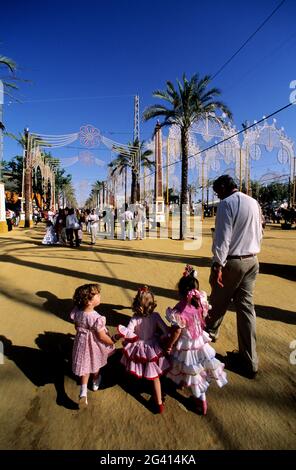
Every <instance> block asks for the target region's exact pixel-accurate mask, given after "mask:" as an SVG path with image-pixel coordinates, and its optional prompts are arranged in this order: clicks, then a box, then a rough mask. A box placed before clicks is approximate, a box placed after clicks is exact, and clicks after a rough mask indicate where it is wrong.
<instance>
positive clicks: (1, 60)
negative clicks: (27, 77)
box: [0, 55, 18, 97]
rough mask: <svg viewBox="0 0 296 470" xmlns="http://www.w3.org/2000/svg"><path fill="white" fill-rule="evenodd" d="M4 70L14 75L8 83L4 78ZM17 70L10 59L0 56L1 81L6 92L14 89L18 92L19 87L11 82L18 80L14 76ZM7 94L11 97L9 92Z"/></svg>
mask: <svg viewBox="0 0 296 470" xmlns="http://www.w3.org/2000/svg"><path fill="white" fill-rule="evenodd" d="M3 68H4V69H5V70H7V69H8V70H9V72H10V73H12V77H10V79H9V80H10V81H9V82H7V81H6V78H4V77H3V76H2V70H3ZM16 68H17V65H16V63H15V62H14V61H13V60H12V59H9V57H5V56H3V55H0V71H1V75H0V80H1V81H2V83H3V86H4V90H7V88H12V89H14V90H17V88H18V87H17V86H16V85H15V84H14V83H12V82H11V80H16V77H15V75H14V74H15V71H16ZM5 94H7V95H8V96H10V97H11V95H10V94H9V93H8V92H7V91H5Z"/></svg>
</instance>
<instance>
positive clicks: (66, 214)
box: [33, 204, 146, 247]
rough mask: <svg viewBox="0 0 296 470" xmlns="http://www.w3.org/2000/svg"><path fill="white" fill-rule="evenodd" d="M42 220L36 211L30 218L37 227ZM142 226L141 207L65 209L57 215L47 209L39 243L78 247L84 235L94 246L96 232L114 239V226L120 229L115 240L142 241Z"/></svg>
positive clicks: (143, 223) (144, 214) (142, 214)
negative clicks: (43, 229)
mask: <svg viewBox="0 0 296 470" xmlns="http://www.w3.org/2000/svg"><path fill="white" fill-rule="evenodd" d="M41 217H42V216H41V213H40V211H38V210H37V209H35V210H34V213H33V219H34V221H35V224H36V225H37V224H38V222H39V221H40V220H41ZM116 222H117V223H116ZM145 223H146V211H145V209H144V206H142V205H141V204H136V205H134V206H131V207H129V206H128V205H127V204H125V205H124V206H123V207H122V208H121V209H120V210H114V209H113V208H111V207H106V208H105V210H102V211H99V210H95V209H91V210H89V209H86V210H80V209H73V208H68V207H66V208H65V209H59V210H58V211H57V212H56V213H55V212H54V211H53V210H49V211H48V212H47V213H46V225H47V230H46V234H45V236H44V238H43V242H42V243H43V244H45V245H55V244H62V245H69V246H70V247H79V246H80V244H81V242H82V237H83V232H85V233H88V234H89V235H90V238H91V242H90V243H91V245H95V243H96V239H97V236H98V233H100V234H101V236H103V237H106V238H114V236H115V227H118V228H119V227H120V231H118V229H117V233H116V235H117V238H120V239H122V240H126V239H128V240H133V239H136V240H143V238H144V237H145Z"/></svg>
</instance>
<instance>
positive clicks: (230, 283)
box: [206, 175, 262, 378]
mask: <svg viewBox="0 0 296 470" xmlns="http://www.w3.org/2000/svg"><path fill="white" fill-rule="evenodd" d="M213 189H214V191H215V192H216V193H217V195H218V197H219V198H220V199H221V202H220V204H219V206H218V210H217V215H216V225H215V234H214V240H213V247H212V251H213V255H214V256H213V264H212V268H211V275H210V284H211V287H212V293H211V304H212V310H211V311H210V312H209V317H208V319H207V321H206V330H207V331H208V333H209V334H210V336H211V338H212V340H213V341H215V340H216V339H217V338H218V330H219V327H220V325H221V323H222V320H223V317H224V315H225V313H226V310H227V308H228V306H229V304H230V302H231V300H233V302H234V305H235V309H236V315H237V335H238V346H239V352H238V353H237V354H232V355H229V357H228V360H229V365H230V368H232V369H233V370H238V371H240V372H241V373H242V375H244V376H246V377H248V378H254V377H255V375H256V373H257V371H258V358H257V352H256V314H255V309H254V303H253V291H254V286H255V278H256V275H257V273H258V271H259V264H258V259H257V256H256V255H257V253H259V251H260V243H261V239H262V223H261V210H260V206H259V204H258V203H257V201H256V200H255V199H253V198H251V197H250V196H247V195H246V194H243V193H241V192H240V191H238V189H237V186H236V184H235V182H234V180H233V179H232V178H231V177H230V176H228V175H223V176H220V177H219V178H218V179H217V180H216V181H214V184H213Z"/></svg>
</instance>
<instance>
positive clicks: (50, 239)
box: [42, 220, 58, 245]
mask: <svg viewBox="0 0 296 470" xmlns="http://www.w3.org/2000/svg"><path fill="white" fill-rule="evenodd" d="M46 227H47V229H46V233H45V235H44V238H43V240H42V245H55V244H56V243H57V242H58V238H57V234H56V233H55V229H54V226H53V224H52V222H51V221H50V220H48V221H47V222H46Z"/></svg>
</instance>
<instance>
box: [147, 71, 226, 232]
mask: <svg viewBox="0 0 296 470" xmlns="http://www.w3.org/2000/svg"><path fill="white" fill-rule="evenodd" d="M210 81H211V77H210V76H209V75H206V76H204V77H202V78H199V75H198V74H195V75H193V76H192V78H191V79H190V80H188V79H187V78H186V76H185V74H183V83H181V82H180V81H179V80H177V85H178V86H177V88H175V87H174V85H173V83H172V82H170V81H167V82H166V85H167V89H166V90H164V91H162V90H156V91H154V92H153V96H154V97H156V98H160V99H163V100H164V101H166V102H167V103H168V104H169V105H170V106H169V107H166V106H164V105H161V104H156V105H153V106H150V107H148V108H147V109H146V110H145V111H144V113H143V118H144V120H145V121H148V120H149V119H152V118H155V117H159V116H163V117H164V121H163V122H162V123H160V127H164V126H171V125H172V124H175V125H177V126H178V127H179V128H180V132H181V153H182V175H181V201H180V202H181V204H180V212H181V217H180V240H183V239H184V234H185V230H184V229H185V228H186V227H185V226H184V221H185V218H183V217H182V208H183V210H184V209H185V207H187V202H188V157H189V131H190V127H191V125H192V124H193V123H194V122H196V121H198V120H200V119H203V118H205V117H207V118H208V119H209V120H210V121H215V122H218V123H219V124H221V125H222V124H223V123H224V120H223V118H222V117H218V116H216V115H215V111H216V110H220V111H222V112H223V113H225V115H226V116H227V117H228V118H230V119H231V118H232V114H231V112H230V110H229V109H228V107H227V106H226V105H225V104H224V103H222V102H221V101H217V100H216V99H215V97H216V96H219V95H220V94H221V92H220V90H219V89H218V88H211V89H208V86H209V84H210Z"/></svg>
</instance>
